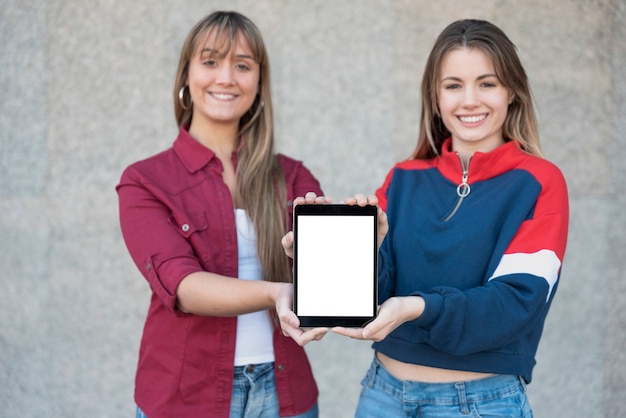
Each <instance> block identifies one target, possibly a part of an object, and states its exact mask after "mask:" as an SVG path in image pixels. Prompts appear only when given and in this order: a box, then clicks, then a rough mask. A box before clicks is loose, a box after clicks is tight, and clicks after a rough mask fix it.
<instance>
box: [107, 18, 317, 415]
mask: <svg viewBox="0 0 626 418" xmlns="http://www.w3.org/2000/svg"><path fill="white" fill-rule="evenodd" d="M174 108H175V115H176V122H177V124H178V126H179V134H178V137H177V138H176V140H175V142H174V143H173V145H172V147H171V148H169V149H167V150H165V151H163V152H161V153H159V154H156V155H154V156H152V157H150V158H147V159H145V160H143V161H139V162H136V163H134V164H132V165H130V166H129V167H128V168H127V169H126V170H125V171H124V173H123V174H122V177H121V180H120V182H119V184H118V186H117V192H118V194H119V209H120V223H121V228H122V233H123V236H124V240H125V242H126V245H127V248H128V251H129V253H130V255H131V257H132V259H133V261H134V262H135V264H136V265H137V268H138V269H139V270H140V272H141V274H142V275H143V276H144V278H145V279H146V280H147V281H148V283H149V285H150V287H151V289H152V298H151V301H150V307H149V310H148V314H147V318H146V323H145V327H144V333H143V338H142V340H141V347H140V351H139V364H138V368H137V375H136V387H135V401H136V403H137V406H138V407H137V416H138V417H145V416H148V417H150V418H158V417H173V416H181V417H200V416H205V417H209V416H210V417H231V418H234V417H248V416H254V417H259V418H264V417H267V418H269V417H272V418H273V417H277V416H291V417H317V415H318V413H317V395H318V391H317V387H316V384H315V381H314V379H313V375H312V372H311V368H310V365H309V362H308V360H307V356H306V353H305V352H304V350H303V349H302V347H301V346H300V345H298V343H302V342H303V341H310V340H312V339H318V338H321V336H322V335H323V332H324V331H325V330H315V329H314V330H309V331H306V332H304V331H301V330H299V329H297V328H293V327H291V326H290V325H289V324H287V323H281V322H280V319H279V316H278V313H280V312H281V311H285V310H289V309H291V304H292V285H291V280H292V278H291V274H292V273H291V268H290V265H289V260H288V259H287V258H286V257H285V255H284V253H283V251H282V248H281V246H280V239H281V237H282V236H283V235H284V234H285V233H286V232H287V231H288V230H289V227H290V225H291V223H292V221H291V213H292V211H291V206H292V201H293V199H294V197H295V196H299V195H303V194H304V193H306V192H309V191H315V192H317V193H321V190H320V186H319V183H318V181H317V180H316V179H315V177H313V175H312V174H311V173H310V172H309V170H308V169H306V168H305V167H304V166H303V165H302V163H301V162H299V161H296V160H293V159H291V158H289V157H286V156H284V155H280V154H276V153H275V150H274V133H273V115H272V100H271V89H270V74H269V61H268V56H267V51H266V48H265V45H264V43H263V40H262V37H261V34H260V32H259V30H258V28H257V27H256V26H255V25H254V24H253V23H252V22H251V21H250V20H249V19H248V18H246V17H245V16H243V15H241V14H239V13H236V12H221V11H220V12H215V13H212V14H210V15H209V16H207V17H205V18H204V19H202V20H201V21H199V22H198V23H197V24H196V25H195V26H194V27H193V29H192V30H191V32H190V33H189V35H188V36H187V38H186V40H185V42H184V45H183V47H182V51H181V55H180V61H179V66H178V71H177V74H176V80H175V85H174ZM286 335H289V337H288V336H286ZM294 340H295V341H294Z"/></svg>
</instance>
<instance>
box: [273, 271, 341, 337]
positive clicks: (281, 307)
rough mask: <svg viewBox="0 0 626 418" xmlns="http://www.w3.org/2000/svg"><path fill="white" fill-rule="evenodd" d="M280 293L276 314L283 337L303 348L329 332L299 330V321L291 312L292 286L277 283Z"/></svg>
mask: <svg viewBox="0 0 626 418" xmlns="http://www.w3.org/2000/svg"><path fill="white" fill-rule="evenodd" d="M278 285H279V286H281V288H280V292H279V293H278V296H277V297H276V313H277V314H278V319H279V321H280V328H281V329H282V331H283V335H284V336H285V337H291V338H292V339H293V340H294V341H295V342H296V343H297V344H298V345H300V346H302V347H303V346H304V345H306V344H307V343H309V342H311V341H319V340H321V339H322V338H323V337H324V335H326V333H327V332H328V331H329V329H328V328H323V327H319V328H300V319H298V317H297V316H296V314H295V313H294V312H293V285H291V284H289V283H279V284H278Z"/></svg>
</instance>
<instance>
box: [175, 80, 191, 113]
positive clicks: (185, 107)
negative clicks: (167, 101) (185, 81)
mask: <svg viewBox="0 0 626 418" xmlns="http://www.w3.org/2000/svg"><path fill="white" fill-rule="evenodd" d="M185 87H187V86H182V87H181V88H180V90H178V103H180V107H182V108H183V110H189V109H191V105H192V104H193V100H191V95H189V104H185Z"/></svg>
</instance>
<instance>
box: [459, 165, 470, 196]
mask: <svg viewBox="0 0 626 418" xmlns="http://www.w3.org/2000/svg"><path fill="white" fill-rule="evenodd" d="M470 191H472V188H471V187H470V185H469V184H468V183H467V171H464V172H463V178H462V179H461V183H460V184H459V185H458V186H456V194H457V195H458V196H459V197H460V198H461V199H462V198H464V197H467V195H469V194H470Z"/></svg>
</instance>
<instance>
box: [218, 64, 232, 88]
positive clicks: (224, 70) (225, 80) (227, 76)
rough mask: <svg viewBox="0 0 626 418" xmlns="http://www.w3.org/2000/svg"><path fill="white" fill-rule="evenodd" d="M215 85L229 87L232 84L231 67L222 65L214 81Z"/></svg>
mask: <svg viewBox="0 0 626 418" xmlns="http://www.w3.org/2000/svg"><path fill="white" fill-rule="evenodd" d="M215 81H216V83H217V84H222V85H231V84H233V68H232V66H231V65H222V66H220V69H219V71H218V74H217V77H216V79H215Z"/></svg>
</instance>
